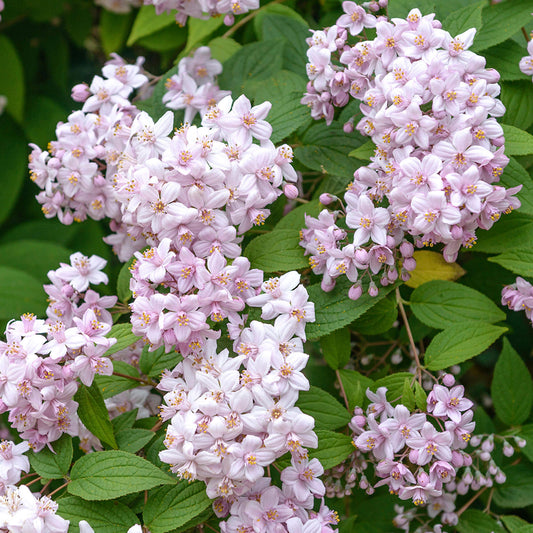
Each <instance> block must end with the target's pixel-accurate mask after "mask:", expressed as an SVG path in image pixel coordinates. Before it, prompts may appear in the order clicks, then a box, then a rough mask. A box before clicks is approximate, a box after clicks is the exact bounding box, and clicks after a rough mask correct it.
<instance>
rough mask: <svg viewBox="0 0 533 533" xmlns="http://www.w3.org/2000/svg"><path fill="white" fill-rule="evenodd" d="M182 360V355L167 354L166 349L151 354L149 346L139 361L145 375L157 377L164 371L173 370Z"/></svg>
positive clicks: (144, 349)
mask: <svg viewBox="0 0 533 533" xmlns="http://www.w3.org/2000/svg"><path fill="white" fill-rule="evenodd" d="M181 359H182V357H181V355H180V354H178V353H177V352H175V351H170V352H168V353H166V352H165V348H164V347H161V348H158V349H157V350H154V351H153V352H150V351H149V350H148V346H145V347H144V348H143V351H142V355H141V358H140V359H139V368H140V370H141V372H142V373H143V374H146V375H147V376H150V377H156V376H159V375H160V374H161V372H163V370H172V369H173V368H174V367H175V366H176V365H177V364H178V363H179V362H180V361H181Z"/></svg>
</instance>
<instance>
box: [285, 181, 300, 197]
mask: <svg viewBox="0 0 533 533" xmlns="http://www.w3.org/2000/svg"><path fill="white" fill-rule="evenodd" d="M283 193H284V194H285V196H286V197H287V198H288V199H289V200H294V199H295V198H298V187H296V185H293V184H292V183H286V184H285V185H284V186H283Z"/></svg>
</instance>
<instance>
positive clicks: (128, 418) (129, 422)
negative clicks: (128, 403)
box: [111, 408, 139, 434]
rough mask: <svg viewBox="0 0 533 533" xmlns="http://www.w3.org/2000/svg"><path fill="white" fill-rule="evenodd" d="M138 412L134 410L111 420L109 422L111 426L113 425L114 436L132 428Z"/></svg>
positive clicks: (136, 409)
mask: <svg viewBox="0 0 533 533" xmlns="http://www.w3.org/2000/svg"><path fill="white" fill-rule="evenodd" d="M138 412H139V409H138V408H135V409H133V410H132V411H126V412H125V413H122V414H121V415H118V416H116V417H115V418H113V419H112V420H111V424H113V430H114V431H115V434H116V433H117V432H118V431H121V430H122V429H129V428H131V427H133V424H134V423H135V419H136V418H137V413H138Z"/></svg>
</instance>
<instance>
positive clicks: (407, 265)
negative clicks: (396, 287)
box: [403, 257, 416, 272]
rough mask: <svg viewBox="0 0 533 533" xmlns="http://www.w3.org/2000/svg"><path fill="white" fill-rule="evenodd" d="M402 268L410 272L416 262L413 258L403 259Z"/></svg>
mask: <svg viewBox="0 0 533 533" xmlns="http://www.w3.org/2000/svg"><path fill="white" fill-rule="evenodd" d="M403 268H405V270H407V272H412V271H413V270H414V269H415V268H416V260H415V259H414V258H413V257H408V258H407V259H404V261H403Z"/></svg>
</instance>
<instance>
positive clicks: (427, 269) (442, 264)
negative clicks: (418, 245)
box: [405, 250, 465, 289]
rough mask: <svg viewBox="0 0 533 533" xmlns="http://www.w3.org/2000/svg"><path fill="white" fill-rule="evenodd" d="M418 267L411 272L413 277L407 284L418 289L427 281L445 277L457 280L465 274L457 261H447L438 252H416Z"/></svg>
mask: <svg viewBox="0 0 533 533" xmlns="http://www.w3.org/2000/svg"><path fill="white" fill-rule="evenodd" d="M413 257H414V258H415V259H416V268H415V270H413V272H411V278H410V279H409V281H406V282H405V284H406V285H407V286H408V287H412V288H413V289H416V287H418V286H419V285H422V283H426V281H432V280H434V279H444V280H447V281H455V280H456V279H458V278H460V277H461V276H463V275H464V274H465V271H464V270H463V269H462V268H461V267H460V266H459V265H458V264H457V263H447V262H446V261H445V260H444V257H442V254H439V253H438V252H430V251H429V250H421V251H418V252H415V253H414V255H413Z"/></svg>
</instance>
